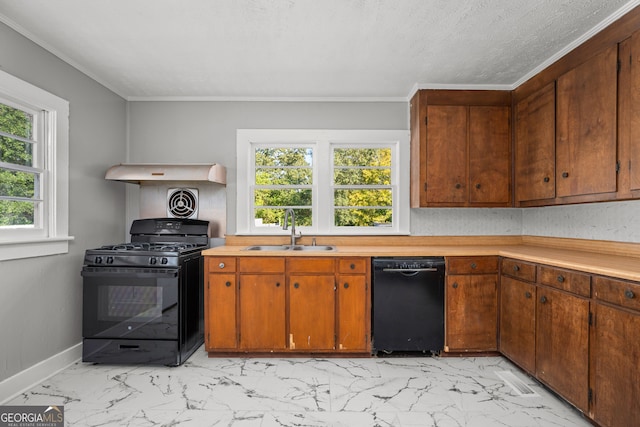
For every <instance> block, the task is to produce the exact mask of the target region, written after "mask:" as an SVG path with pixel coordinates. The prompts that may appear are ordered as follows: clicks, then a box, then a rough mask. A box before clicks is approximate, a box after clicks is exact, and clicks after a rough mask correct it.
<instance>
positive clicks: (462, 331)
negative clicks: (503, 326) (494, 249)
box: [445, 256, 498, 352]
mask: <svg viewBox="0 0 640 427" xmlns="http://www.w3.org/2000/svg"><path fill="white" fill-rule="evenodd" d="M446 262H447V270H446V271H447V276H446V286H445V351H446V352H477V351H495V350H497V348H498V345H497V328H498V316H497V310H498V300H497V283H498V258H497V257H493V256H489V257H447V258H446Z"/></svg>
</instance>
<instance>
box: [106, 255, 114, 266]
mask: <svg viewBox="0 0 640 427" xmlns="http://www.w3.org/2000/svg"><path fill="white" fill-rule="evenodd" d="M107 264H113V257H112V256H108V257H107Z"/></svg>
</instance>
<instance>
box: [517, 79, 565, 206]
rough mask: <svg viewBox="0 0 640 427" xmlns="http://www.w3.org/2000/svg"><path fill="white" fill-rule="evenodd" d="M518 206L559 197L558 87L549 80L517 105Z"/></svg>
mask: <svg viewBox="0 0 640 427" xmlns="http://www.w3.org/2000/svg"><path fill="white" fill-rule="evenodd" d="M515 128H516V131H515V150H514V151H515V165H514V170H515V172H514V177H515V201H516V205H522V204H523V203H526V202H531V201H536V200H549V199H551V200H552V199H554V198H555V196H556V173H555V167H556V162H555V158H556V87H555V82H552V83H549V84H547V85H546V86H544V87H543V88H541V89H539V90H537V91H536V92H534V93H532V94H531V95H529V96H527V97H526V98H524V99H523V100H521V101H519V102H518V103H517V104H516V105H515Z"/></svg>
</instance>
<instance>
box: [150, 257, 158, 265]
mask: <svg viewBox="0 0 640 427" xmlns="http://www.w3.org/2000/svg"><path fill="white" fill-rule="evenodd" d="M157 263H158V258H154V257H151V258H149V264H151V265H156V264H157Z"/></svg>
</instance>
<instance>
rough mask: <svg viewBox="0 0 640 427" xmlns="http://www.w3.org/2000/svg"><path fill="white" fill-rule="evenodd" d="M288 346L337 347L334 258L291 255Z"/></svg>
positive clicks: (295, 347) (293, 348) (308, 347)
mask: <svg viewBox="0 0 640 427" xmlns="http://www.w3.org/2000/svg"><path fill="white" fill-rule="evenodd" d="M287 267H288V268H287V271H288V282H289V285H288V286H289V348H290V349H291V350H333V349H335V340H336V336H335V290H336V285H335V260H334V259H333V258H289V259H288V260H287Z"/></svg>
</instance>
